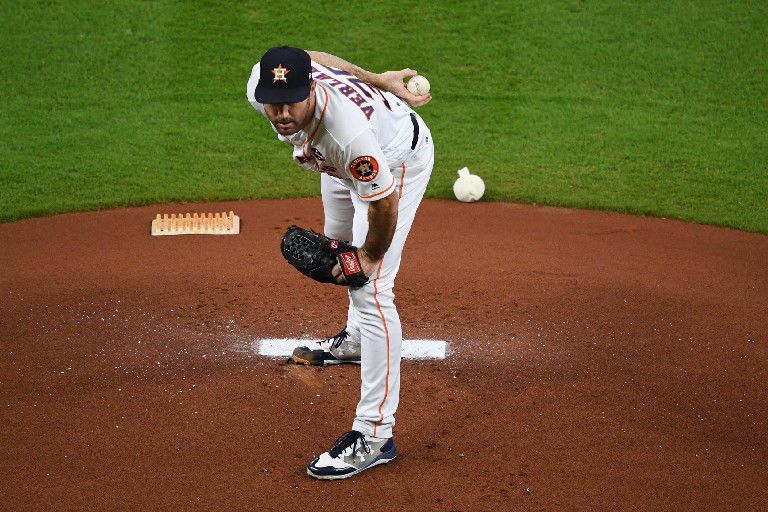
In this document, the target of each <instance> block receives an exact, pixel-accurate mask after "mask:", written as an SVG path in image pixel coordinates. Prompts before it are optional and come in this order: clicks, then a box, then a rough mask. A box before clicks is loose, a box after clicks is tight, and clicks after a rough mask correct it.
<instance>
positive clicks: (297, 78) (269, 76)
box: [254, 46, 312, 103]
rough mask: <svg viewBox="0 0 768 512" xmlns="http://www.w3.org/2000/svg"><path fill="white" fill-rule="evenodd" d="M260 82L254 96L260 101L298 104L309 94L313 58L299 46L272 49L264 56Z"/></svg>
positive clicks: (261, 63) (261, 64)
mask: <svg viewBox="0 0 768 512" xmlns="http://www.w3.org/2000/svg"><path fill="white" fill-rule="evenodd" d="M259 62H260V66H261V70H260V73H259V84H258V85H257V86H256V92H255V94H254V96H255V97H256V101H258V102H259V103H297V102H299V101H304V100H305V99H307V98H308V97H309V88H310V86H311V85H312V59H310V57H309V54H308V53H307V52H305V51H304V50H302V49H300V48H293V47H291V46H280V47H278V48H270V49H269V50H267V53H265V54H264V56H263V57H261V60H260V61H259Z"/></svg>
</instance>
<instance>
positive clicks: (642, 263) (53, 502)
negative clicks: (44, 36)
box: [0, 199, 768, 511]
mask: <svg viewBox="0 0 768 512" xmlns="http://www.w3.org/2000/svg"><path fill="white" fill-rule="evenodd" d="M230 209H231V210H234V211H235V212H236V213H238V214H239V215H240V216H241V219H242V222H243V224H242V233H241V234H240V235H238V236H228V237H215V236H197V237H191V236H190V237H159V238H152V237H150V235H149V223H150V221H151V219H152V218H153V217H154V214H155V213H158V212H169V213H170V212H171V211H175V212H192V211H220V210H221V211H229V210H230ZM291 223H296V224H300V225H303V226H308V227H313V228H315V229H318V230H319V229H321V227H322V206H321V204H320V200H319V199H306V200H291V201H287V200H286V201H250V202H234V203H232V202H229V203H210V204H205V205H200V204H186V205H173V206H154V207H144V208H131V209H119V210H112V211H105V212H96V213H79V214H67V215H59V216H55V217H50V218H39V219H31V220H25V221H21V222H14V223H8V224H2V225H0V247H2V251H0V269H2V270H1V271H0V291H1V293H2V295H0V349H1V350H2V357H0V421H1V422H2V430H3V434H2V438H0V450H1V451H0V471H1V472H2V479H0V481H1V483H0V494H1V495H2V498H1V499H2V503H3V505H2V507H0V508H3V509H6V510H86V509H89V510H192V509H197V510H281V511H294V510H296V511H299V510H300V511H306V510H374V511H375V510H440V511H470V510H526V511H530V510H675V511H680V510H760V507H761V506H760V505H759V503H765V502H766V500H768V491H766V485H765V484H766V482H767V481H768V469H767V467H766V460H768V439H767V438H766V435H765V433H766V431H767V430H768V387H767V386H766V382H767V381H768V374H767V371H766V368H768V346H767V343H768V338H767V337H766V316H768V267H767V266H766V259H767V257H768V237H766V236H761V235H755V234H749V233H743V232H739V231H734V230H729V229H721V228H713V227H708V226H700V225H694V224H688V223H683V222H677V221H669V220H663V219H651V218H643V217H633V216H625V215H619V214H614V213H602V212H590V211H581V210H566V209H559V208H546V207H532V206H519V205H514V204H503V203H495V204H490V203H480V204H471V205H466V204H460V203H456V202H448V201H426V202H425V203H424V204H423V205H422V207H421V210H420V212H419V214H418V215H417V218H416V222H415V224H414V228H413V232H412V234H411V237H410V239H409V241H408V244H407V246H406V249H405V253H404V260H403V265H402V269H401V273H400V276H399V278H398V284H397V287H396V292H397V296H398V299H397V301H398V304H399V310H400V314H401V318H402V320H403V326H404V333H405V337H406V338H441V339H446V340H448V341H449V342H450V344H451V347H452V353H451V355H450V356H449V358H448V359H447V360H445V361H442V362H406V363H404V365H403V374H402V379H403V382H402V397H401V406H400V410H399V412H398V416H397V418H398V425H397V427H396V437H397V441H398V444H399V448H400V452H401V454H400V456H399V457H398V459H397V460H396V461H394V462H393V463H392V464H388V465H386V466H383V467H381V468H375V469H372V470H371V471H369V472H366V473H364V474H362V475H360V476H359V477H357V478H355V479H352V480H348V481H341V482H318V481H314V480H312V479H310V478H308V477H307V476H306V475H305V472H304V467H305V465H306V464H307V462H309V460H310V459H311V457H312V456H313V455H315V454H317V453H319V452H321V451H324V450H326V449H327V448H329V447H330V445H331V443H332V442H333V441H334V439H335V438H336V437H337V436H338V435H339V434H341V433H342V432H343V431H345V430H347V429H348V428H349V426H350V424H351V420H352V411H353V409H354V405H355V403H356V401H357V398H358V391H359V375H358V373H359V368H358V367H356V366H349V367H344V366H337V367H328V368H305V367H296V366H289V365H286V364H284V363H283V362H282V361H275V360H270V359H263V358H260V357H258V356H256V355H255V353H254V351H253V346H252V342H253V341H254V340H256V339H258V338H261V337H288V336H309V337H314V338H319V337H325V336H328V335H331V334H334V333H336V332H337V331H338V330H339V328H340V327H341V326H342V323H343V321H344V318H345V315H346V304H345V293H344V290H343V289H341V288H336V287H330V286H323V285H319V284H315V283H313V282H311V281H309V280H308V279H306V278H303V277H301V276H300V275H299V274H298V273H296V272H295V271H294V270H293V269H291V268H290V267H289V266H288V265H287V264H286V263H285V262H284V260H283V259H282V257H281V256H280V253H279V249H278V245H279V240H280V236H281V235H282V232H283V230H284V229H285V227H287V225H289V224H291Z"/></svg>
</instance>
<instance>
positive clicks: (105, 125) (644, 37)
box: [0, 0, 768, 233]
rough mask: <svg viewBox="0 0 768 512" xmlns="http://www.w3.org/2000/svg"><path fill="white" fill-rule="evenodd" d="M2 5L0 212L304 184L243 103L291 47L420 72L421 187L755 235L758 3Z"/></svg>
mask: <svg viewBox="0 0 768 512" xmlns="http://www.w3.org/2000/svg"><path fill="white" fill-rule="evenodd" d="M0 5H2V16H0V28H1V29H2V34H3V35H2V40H1V42H0V49H2V55H3V59H2V60H0V90H1V91H2V93H0V94H2V97H1V99H2V101H1V102H0V137H2V141H3V144H2V145H0V221H8V220H13V219H18V218H23V217H28V216H34V215H45V214H50V213H56V212H63V211H70V210H84V209H95V208H106V207H112V206H116V205H128V204H146V203H154V202H162V201H173V200H200V199H230V198H252V197H291V196H306V195H315V194H317V193H318V190H319V187H318V179H317V176H315V175H312V174H311V173H308V172H306V171H303V170H302V169H300V168H299V167H298V166H295V165H294V164H293V163H292V162H291V160H290V148H288V147H287V146H285V145H283V144H281V143H279V142H278V141H277V140H276V139H275V137H274V135H273V134H272V132H271V130H270V128H269V127H268V125H267V122H266V121H265V120H264V119H262V118H261V117H260V116H259V115H258V114H257V113H256V112H255V111H254V110H253V109H252V108H251V107H250V105H249V104H248V103H247V101H246V99H245V92H244V89H245V84H246V81H247V79H248V75H249V73H250V69H251V66H252V65H253V64H254V62H255V61H256V60H257V59H258V58H259V56H260V55H261V53H263V51H264V50H266V49H267V48H269V47H270V46H275V45H278V44H286V43H287V44H292V45H295V46H301V47H305V48H311V49H319V50H325V51H328V52H331V53H335V54H338V55H340V56H342V57H344V58H347V59H348V60H351V61H353V62H355V63H358V64H360V65H362V66H364V67H367V68H369V69H372V70H376V71H381V70H384V69H392V68H399V67H405V66H411V67H414V68H416V69H418V70H419V71H421V72H423V73H424V74H425V75H426V76H427V77H428V78H429V79H430V81H431V82H432V86H433V92H434V97H435V99H434V100H433V102H432V103H431V104H430V105H428V106H427V107H424V108H423V109H421V113H422V115H423V116H424V118H425V119H426V121H427V123H428V124H429V125H430V127H431V129H432V131H433V134H434V137H435V141H436V144H437V163H436V167H435V173H434V178H433V182H432V183H431V184H430V188H429V190H428V194H429V195H430V196H432V197H451V196H452V192H451V186H452V183H453V180H454V178H455V176H456V174H455V171H456V170H457V169H458V168H460V167H463V166H465V165H467V166H469V167H470V169H472V170H473V171H474V172H476V173H478V174H480V175H481V176H482V177H483V178H484V179H485V181H486V185H487V193H486V194H487V195H486V198H487V199H489V200H505V201H506V200H510V201H523V202H533V203H547V204H556V205H565V206H578V207H587V208H597V209H611V210H618V211H623V212H633V213H642V214H651V215H659V216H665V217H678V218H682V219H690V220H695V221H698V222H705V223H712V224H717V225H727V226H733V227H737V228H740V229H745V230H751V231H758V232H763V233H768V101H766V98H768V79H766V76H768V4H766V3H765V2H764V1H756V2H747V1H743V2H729V1H698V2H684V1H678V0H674V1H663V2H662V1H659V2H644V1H643V2H621V3H619V2H608V1H605V2H590V3H584V2H578V1H558V2H544V3H541V2H534V1H530V2H485V1H483V2H479V1H478V2H447V1H444V2H433V3H427V2H405V1H400V2H390V3H373V2H354V3H344V4H337V3H335V2H321V3H314V4H313V3H308V2H288V1H284V2H274V3H273V2H263V1H262V2H250V3H248V4H246V3H241V2H214V1H208V2H202V1H197V2H170V1H160V2H138V1H135V2H126V1H117V2H108V3H99V2H85V1H71V2H32V1H26V2H11V1H10V0H0Z"/></svg>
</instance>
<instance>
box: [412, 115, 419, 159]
mask: <svg viewBox="0 0 768 512" xmlns="http://www.w3.org/2000/svg"><path fill="white" fill-rule="evenodd" d="M411 122H412V123H413V140H412V141H411V149H412V150H413V149H416V143H417V142H419V122H418V121H417V120H416V114H414V113H413V112H411Z"/></svg>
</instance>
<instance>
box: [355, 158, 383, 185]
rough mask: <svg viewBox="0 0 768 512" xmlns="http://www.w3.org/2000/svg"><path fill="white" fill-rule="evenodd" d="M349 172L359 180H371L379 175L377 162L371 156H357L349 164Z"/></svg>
mask: <svg viewBox="0 0 768 512" xmlns="http://www.w3.org/2000/svg"><path fill="white" fill-rule="evenodd" d="M349 172H350V173H351V174H352V176H354V178H355V179H356V180H359V181H371V180H373V179H376V176H378V175H379V162H377V161H376V159H375V158H373V157H372V156H359V157H357V158H355V159H354V160H352V163H351V164H349Z"/></svg>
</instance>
